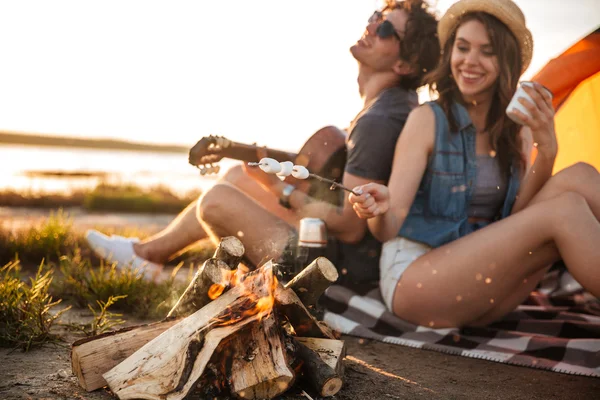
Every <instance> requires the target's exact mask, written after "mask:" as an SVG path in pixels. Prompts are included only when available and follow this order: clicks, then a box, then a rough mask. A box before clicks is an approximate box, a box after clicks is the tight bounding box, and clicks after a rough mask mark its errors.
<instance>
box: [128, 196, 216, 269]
mask: <svg viewBox="0 0 600 400" xmlns="http://www.w3.org/2000/svg"><path fill="white" fill-rule="evenodd" d="M206 237H207V234H206V232H205V231H204V229H203V228H202V225H200V223H199V222H198V219H197V218H196V202H193V203H190V204H189V205H188V206H187V207H186V208H185V210H183V211H182V212H181V213H180V214H179V215H178V216H177V217H176V218H175V219H174V220H173V221H171V223H170V224H169V225H168V226H167V227H166V228H165V229H163V230H162V231H160V232H158V233H157V234H156V235H154V236H152V237H150V238H148V239H146V240H144V241H142V242H140V243H135V244H134V245H133V250H134V251H135V253H136V254H137V255H138V256H140V257H142V258H143V259H145V260H148V261H152V262H154V263H158V264H164V263H165V262H167V261H168V260H169V258H170V257H171V256H173V255H175V254H177V253H178V252H180V251H181V250H183V249H185V248H186V247H188V246H190V245H191V244H193V243H195V242H197V241H198V240H201V239H204V238H206Z"/></svg>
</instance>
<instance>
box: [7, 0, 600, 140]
mask: <svg viewBox="0 0 600 400" xmlns="http://www.w3.org/2000/svg"><path fill="white" fill-rule="evenodd" d="M453 2H454V1H450V0H440V1H438V2H437V8H438V12H439V14H440V15H441V13H442V12H443V11H445V10H446V9H447V8H448V6H449V5H450V4H452V3H453ZM380 3H381V2H380V1H377V0H369V1H364V0H345V1H342V0H329V1H322V0H307V1H305V2H302V3H298V4H294V5H293V6H292V5H288V4H281V3H280V2H277V3H276V2H275V1H274V0H269V1H263V2H257V3H252V4H250V3H249V2H246V1H241V0H238V1H233V2H229V3H228V9H227V10H225V11H226V12H223V9H222V8H220V7H219V5H218V4H217V3H207V2H203V3H197V2H193V1H183V2H178V3H168V4H167V3H162V2H158V1H144V2H138V1H132V2H125V3H124V2H116V1H107V2H103V3H102V5H101V6H98V5H96V4H92V3H81V2H76V1H58V2H52V3H51V4H50V3H45V2H41V1H23V2H10V3H9V2H5V3H2V4H0V33H3V34H4V35H3V36H4V37H11V38H12V40H10V41H5V42H3V43H0V50H1V51H2V54H3V55H4V57H5V60H6V61H5V62H4V63H3V66H4V69H5V71H4V73H3V74H1V75H0V87H2V88H3V90H2V91H1V92H0V109H2V110H3V118H2V121H0V131H12V132H22V133H24V134H33V135H43V136H60V137H65V138H78V139H90V140H119V141H127V142H135V143H145V144H151V145H161V146H162V145H167V146H190V145H193V144H194V143H196V142H197V141H198V140H199V139H200V138H201V137H203V136H207V135H209V134H218V135H223V136H225V137H227V138H229V139H232V140H235V141H239V142H246V143H252V142H256V143H258V144H260V145H266V146H268V147H272V148H278V149H282V150H293V151H295V150H298V149H299V148H300V147H301V145H302V144H303V143H304V142H305V141H306V139H308V137H310V135H311V134H312V133H314V132H315V131H316V130H318V129H319V128H320V127H322V126H325V125H336V126H338V127H341V128H344V127H346V126H347V124H348V123H349V122H350V121H351V119H352V118H353V117H354V115H355V114H356V113H357V112H358V111H359V110H360V108H361V106H362V104H361V99H360V98H359V96H358V91H357V85H356V73H357V66H356V61H355V60H353V59H352V57H351V55H350V52H349V48H350V46H351V45H352V44H354V43H355V42H356V40H357V39H358V38H360V36H361V35H362V32H363V31H364V28H365V20H366V18H367V17H368V16H369V15H370V13H371V12H372V11H373V9H375V8H376V5H377V4H380ZM516 3H517V4H518V5H519V6H520V7H521V8H522V10H523V12H524V14H525V16H526V19H527V23H528V26H529V28H530V30H531V31H532V33H533V36H534V41H535V43H536V46H535V50H534V57H533V61H532V64H531V66H530V68H529V69H528V70H527V71H526V72H525V74H523V78H524V79H527V78H528V77H531V76H533V75H534V74H535V73H536V72H537V71H538V70H539V69H540V68H541V67H542V66H543V65H544V64H545V63H546V62H547V61H549V60H550V59H551V58H552V57H555V56H557V55H558V54H560V53H561V52H562V51H564V50H566V48H568V47H569V46H570V45H571V44H572V43H573V42H574V41H576V40H577V39H579V38H581V37H583V36H584V35H585V34H587V33H589V32H590V31H592V30H593V29H595V28H597V27H598V25H600V6H598V5H597V2H596V1H594V0H579V1H577V2H571V3H570V4H569V5H568V6H565V2H563V1H559V0H546V1H544V0H520V1H519V0H517V1H516ZM573 3H576V4H573ZM32 5H33V6H32ZM288 6H289V8H288ZM275 11H279V17H277V18H272V17H270V15H274V12H275ZM340 16H343V17H340ZM550 27H552V28H553V29H552V28H550ZM557 27H558V29H557ZM284 130H285V133H281V132H282V131H284Z"/></svg>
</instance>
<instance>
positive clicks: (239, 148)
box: [221, 142, 298, 162]
mask: <svg viewBox="0 0 600 400" xmlns="http://www.w3.org/2000/svg"><path fill="white" fill-rule="evenodd" d="M259 148H260V147H258V146H255V145H248V144H243V143H236V142H231V144H230V145H229V146H228V147H225V148H223V150H222V151H221V155H223V156H224V157H228V158H233V159H236V160H240V161H247V162H258V155H257V154H256V152H257V150H258V149H259ZM265 150H266V151H267V157H269V158H274V159H275V160H277V161H294V160H296V157H297V156H298V154H296V153H290V152H287V151H281V150H273V149H269V148H265Z"/></svg>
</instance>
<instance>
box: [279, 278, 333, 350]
mask: <svg viewBox="0 0 600 400" xmlns="http://www.w3.org/2000/svg"><path fill="white" fill-rule="evenodd" d="M275 307H276V308H277V309H278V310H279V311H281V313H283V314H284V315H285V316H286V317H287V319H288V321H289V322H290V324H291V325H292V326H293V327H294V331H296V334H297V335H298V336H311V337H319V338H328V339H335V336H334V334H333V332H332V331H331V329H329V327H328V326H327V325H325V324H324V323H320V322H319V321H317V320H316V319H315V318H314V317H313V316H312V315H311V314H310V312H309V311H308V310H307V309H306V307H304V304H302V302H301V301H300V299H299V298H298V296H296V293H294V291H293V290H292V289H290V288H284V287H283V286H281V285H278V286H277V288H276V289H275Z"/></svg>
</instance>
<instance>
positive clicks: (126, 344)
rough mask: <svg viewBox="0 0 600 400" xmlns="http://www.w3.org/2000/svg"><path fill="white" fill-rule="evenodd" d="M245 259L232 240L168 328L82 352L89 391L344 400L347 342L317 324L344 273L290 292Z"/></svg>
mask: <svg viewBox="0 0 600 400" xmlns="http://www.w3.org/2000/svg"><path fill="white" fill-rule="evenodd" d="M243 255H244V247H243V245H242V243H241V242H240V241H239V240H238V239H237V238H235V237H226V238H223V239H222V240H221V243H220V244H219V246H218V248H217V250H216V251H215V254H214V255H213V257H212V258H210V259H208V260H206V262H205V263H204V264H203V266H202V267H201V268H200V269H199V270H198V272H197V273H196V275H195V276H194V278H193V279H192V282H191V283H190V284H189V286H188V287H187V289H186V290H185V292H184V293H183V295H182V296H181V297H180V298H179V300H178V301H177V303H176V304H175V306H174V307H173V308H172V309H171V311H170V312H169V313H168V315H167V317H166V318H165V319H164V320H163V321H161V322H157V323H153V324H148V325H140V326H135V327H130V328H125V329H121V330H118V331H114V332H108V333H104V334H102V335H98V336H95V337H92V338H87V339H83V340H79V341H77V342H75V343H73V346H72V358H71V360H72V367H73V372H74V374H75V375H76V376H77V377H78V379H79V383H80V385H81V386H82V387H83V388H84V389H86V390H88V391H92V390H96V389H98V388H101V387H103V386H105V385H108V386H109V388H110V389H111V390H112V392H113V393H114V394H115V395H116V396H118V397H119V398H120V399H157V400H158V399H168V400H176V399H184V398H186V396H188V395H192V394H194V395H196V396H200V397H201V398H209V399H213V398H221V397H228V396H233V397H237V398H243V399H272V398H274V397H276V396H279V395H281V394H283V393H285V392H286V391H288V390H290V389H292V388H295V389H297V390H301V391H302V392H303V393H304V394H305V395H306V396H307V397H309V398H310V396H309V395H308V394H307V393H306V392H312V393H314V394H316V395H317V396H320V397H328V396H333V395H335V394H336V393H337V392H338V391H339V390H340V389H341V387H342V383H343V359H344V356H345V346H344V342H343V341H341V340H337V339H336V337H335V336H334V334H333V332H332V331H331V329H329V327H327V325H325V324H324V323H323V322H321V321H319V320H317V319H316V318H315V316H314V315H315V312H314V311H315V309H316V307H317V300H318V298H319V297H320V296H321V294H322V293H323V292H324V291H325V289H326V288H327V287H328V286H329V285H330V284H331V283H333V282H335V281H336V280H337V278H338V274H337V271H336V268H335V266H334V265H333V264H332V263H331V262H329V260H327V259H326V258H324V257H319V258H317V259H316V260H314V261H313V262H312V263H311V264H309V265H308V266H307V267H306V268H305V269H304V270H303V271H301V272H300V273H299V274H298V275H297V276H296V277H294V279H292V280H291V281H290V282H288V283H287V284H285V285H283V284H282V283H281V282H280V281H279V280H278V278H277V277H278V276H280V274H279V270H280V269H279V265H278V264H276V263H274V262H272V261H269V262H267V263H265V264H263V265H261V266H260V267H259V268H257V269H255V270H252V271H251V270H249V269H248V268H247V267H246V266H245V265H244V264H243V263H241V260H242V257H243ZM309 310H312V312H311V311H309Z"/></svg>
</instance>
